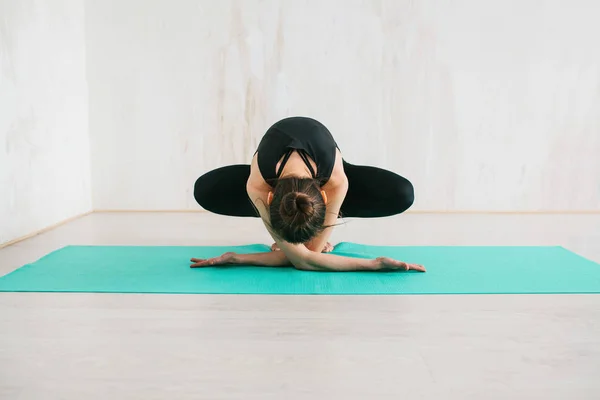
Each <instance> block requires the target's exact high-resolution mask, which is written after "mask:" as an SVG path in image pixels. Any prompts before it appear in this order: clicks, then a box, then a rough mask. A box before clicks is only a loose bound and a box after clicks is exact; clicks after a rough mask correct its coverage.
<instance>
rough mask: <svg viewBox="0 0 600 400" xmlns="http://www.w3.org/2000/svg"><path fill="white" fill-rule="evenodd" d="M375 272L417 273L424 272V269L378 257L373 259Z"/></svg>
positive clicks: (417, 265)
mask: <svg viewBox="0 0 600 400" xmlns="http://www.w3.org/2000/svg"><path fill="white" fill-rule="evenodd" d="M375 265H376V270H377V271H418V272H425V267H423V266H422V265H419V264H410V263H406V262H404V261H398V260H394V259H393V258H390V257H378V258H376V259H375Z"/></svg>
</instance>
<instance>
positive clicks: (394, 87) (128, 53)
mask: <svg viewBox="0 0 600 400" xmlns="http://www.w3.org/2000/svg"><path fill="white" fill-rule="evenodd" d="M599 20H600V2H598V1H597V0H573V1H570V2H567V1H564V0H505V1H481V0H454V1H443V0H420V1H409V0H404V1H401V0H379V1H378V0H369V1H357V0H307V1H295V0H289V1H288V0H281V1H280V0H270V1H257V0H254V1H250V0H245V1H241V0H238V1H226V0H222V1H209V0H204V1H201V0H178V1H167V0H164V1H159V0H103V1H95V0H87V1H86V32H87V36H86V37H87V42H86V43H87V56H88V57H87V71H88V79H89V90H90V129H91V140H92V149H93V150H92V165H93V171H92V179H93V201H94V207H95V208H98V209H196V208H198V206H197V205H196V204H195V202H194V200H193V196H192V192H191V190H192V185H193V183H194V181H195V179H196V177H197V176H198V175H200V174H202V173H204V172H206V171H207V170H209V169H211V168H216V167H219V166H222V165H225V164H231V163H244V162H249V160H250V157H251V155H252V153H253V152H254V149H255V147H256V145H257V143H258V141H259V140H260V138H261V136H262V134H263V133H264V131H265V129H266V128H268V126H269V125H270V124H271V123H273V122H275V121H276V120H278V119H279V118H282V117H285V116H288V115H307V116H312V117H315V118H317V119H320V120H321V121H322V122H324V123H325V124H326V125H327V126H328V127H329V128H330V129H331V131H332V132H333V134H334V136H335V137H336V138H337V140H338V143H339V144H340V147H341V149H342V151H343V153H344V154H345V156H346V158H347V159H348V160H349V161H350V162H353V163H359V164H361V163H367V164H374V165H378V166H383V167H386V168H390V169H392V170H394V171H397V172H399V173H400V174H402V175H404V176H406V177H408V178H409V179H411V180H412V181H413V183H414V184H415V187H416V194H417V199H416V204H415V207H414V208H415V209H434V210H589V209H600V46H599V45H598V38H600V24H598V21H599Z"/></svg>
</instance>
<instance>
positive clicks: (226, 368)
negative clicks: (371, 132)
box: [0, 213, 600, 400]
mask: <svg viewBox="0 0 600 400" xmlns="http://www.w3.org/2000/svg"><path fill="white" fill-rule="evenodd" d="M334 240H336V241H340V240H343V241H358V242H364V243H374V244H408V245H410V244H415V245H419V244H431V245H436V244H446V245H447V244H451V245H452V244H470V245H481V244H490V245H556V244H559V245H564V246H565V247H567V248H569V249H571V250H574V251H576V252H578V253H580V254H582V255H584V256H586V257H588V258H591V259H593V260H595V261H598V262H600V215H433V214H432V215H427V214H407V215H404V216H400V217H396V218H389V219H381V220H371V221H361V220H356V221H349V222H348V223H347V224H346V225H344V226H341V227H339V228H338V229H337V232H336V234H335V236H334ZM256 242H262V243H268V237H267V236H266V235H265V234H264V232H263V229H262V228H261V226H260V223H259V221H256V220H252V219H236V218H223V217H218V216H213V215H209V214H199V213H190V214H181V213H173V214H127V213H125V214H123V213H114V214H93V215H90V216H87V217H84V218H82V219H80V220H77V221H75V222H72V223H70V224H68V225H65V226H62V227H60V228H57V229H55V230H53V231H50V232H48V233H45V234H43V235H40V236H37V237H35V238H32V239H29V240H27V241H24V242H21V243H18V244H16V245H13V246H10V247H7V248H5V249H2V250H0V274H4V273H7V272H9V271H11V270H13V269H15V268H17V267H18V266H20V265H22V264H23V263H26V262H29V261H32V260H34V259H36V258H38V257H40V256H42V255H44V254H46V253H47V252H49V251H52V250H54V249H56V248H58V247H61V246H63V245H66V244H143V245H159V244H161V245H165V244H167V245H202V244H243V243H256ZM190 256H193V255H190ZM515 278H516V279H518V277H515ZM0 317H1V319H0V321H1V322H0V324H1V325H0V399H78V400H79V399H106V398H110V399H148V400H149V399H284V398H289V399H300V398H302V399H304V398H306V399H399V398H404V399H508V398H510V399H538V398H539V399H545V400H546V399H598V398H600V381H599V380H598V378H597V376H598V375H599V373H600V296H595V295H579V296H567V295H560V296H558V295H557V296H543V295H536V296H490V295H488V296H362V297H361V296H356V297H353V296H337V297H335V296H207V295H191V296H189V295H118V294H43V293H39V294H38V293H35V294H34V293H21V294H19V293H0Z"/></svg>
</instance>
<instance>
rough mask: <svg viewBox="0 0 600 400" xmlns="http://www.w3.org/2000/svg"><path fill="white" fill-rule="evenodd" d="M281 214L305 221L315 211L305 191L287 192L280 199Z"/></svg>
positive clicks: (291, 218)
mask: <svg viewBox="0 0 600 400" xmlns="http://www.w3.org/2000/svg"><path fill="white" fill-rule="evenodd" d="M280 207H281V214H282V215H286V216H287V217H288V218H289V219H290V220H293V221H306V220H308V219H310V218H311V217H312V216H313V215H314V213H315V207H314V204H313V201H312V200H311V199H310V196H308V195H307V194H305V193H300V192H290V193H287V194H286V195H285V196H284V197H283V199H282V201H281V206H280Z"/></svg>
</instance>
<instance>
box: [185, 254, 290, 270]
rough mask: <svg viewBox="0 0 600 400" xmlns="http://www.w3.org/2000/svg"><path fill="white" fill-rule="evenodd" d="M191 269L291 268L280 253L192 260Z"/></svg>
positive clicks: (224, 255)
mask: <svg viewBox="0 0 600 400" xmlns="http://www.w3.org/2000/svg"><path fill="white" fill-rule="evenodd" d="M190 261H191V262H192V265H190V267H191V268H200V267H213V266H217V265H257V266H261V267H284V266H291V264H290V262H289V261H288V259H287V257H286V256H285V254H283V252H281V251H271V252H268V253H250V254H236V253H225V254H223V255H221V256H219V257H214V258H207V259H203V258H192V259H191V260H190Z"/></svg>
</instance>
